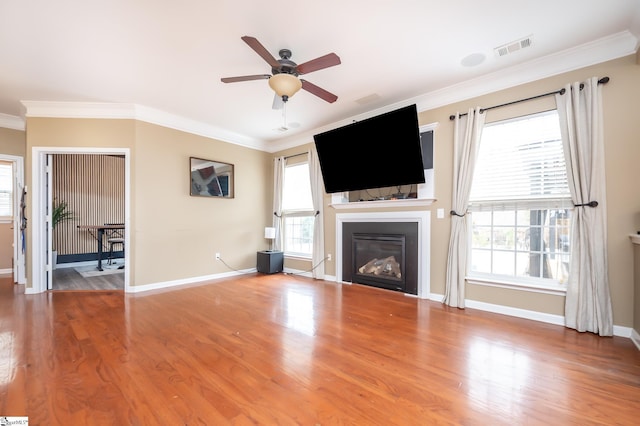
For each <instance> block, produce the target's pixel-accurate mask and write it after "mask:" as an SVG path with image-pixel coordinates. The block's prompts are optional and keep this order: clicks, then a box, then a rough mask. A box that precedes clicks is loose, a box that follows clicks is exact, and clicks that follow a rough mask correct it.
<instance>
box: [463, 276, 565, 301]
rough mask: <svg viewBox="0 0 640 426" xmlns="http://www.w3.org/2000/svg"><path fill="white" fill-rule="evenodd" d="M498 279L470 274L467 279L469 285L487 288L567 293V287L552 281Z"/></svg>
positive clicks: (513, 278)
mask: <svg viewBox="0 0 640 426" xmlns="http://www.w3.org/2000/svg"><path fill="white" fill-rule="evenodd" d="M497 277H499V275H496V274H469V275H467V276H466V277H465V279H466V280H467V282H468V283H469V284H474V285H480V286H486V287H499V288H507V289H511V290H520V291H527V292H530V293H543V294H553V295H557V296H564V295H566V293H567V289H566V287H565V286H563V285H562V284H560V283H557V282H554V281H552V280H549V282H547V283H543V282H541V281H540V280H527V279H524V278H523V279H519V278H517V277H510V276H504V280H502V279H499V278H497Z"/></svg>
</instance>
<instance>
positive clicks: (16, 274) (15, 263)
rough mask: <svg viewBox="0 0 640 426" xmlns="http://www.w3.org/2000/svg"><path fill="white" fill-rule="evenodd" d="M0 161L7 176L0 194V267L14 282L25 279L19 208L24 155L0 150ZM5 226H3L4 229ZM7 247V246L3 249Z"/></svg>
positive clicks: (22, 229)
mask: <svg viewBox="0 0 640 426" xmlns="http://www.w3.org/2000/svg"><path fill="white" fill-rule="evenodd" d="M0 162H1V163H2V165H4V166H5V170H6V171H7V172H8V174H9V175H10V176H8V181H7V182H4V183H5V184H6V185H3V188H2V190H0V191H1V192H2V196H3V198H5V201H6V203H5V205H3V209H2V210H3V213H2V214H0V216H2V220H0V222H1V223H0V227H3V229H2V233H3V234H5V237H6V238H3V241H4V242H3V243H2V244H4V245H5V247H3V252H5V253H6V254H7V261H6V262H5V263H6V265H3V266H2V267H0V269H2V272H3V273H11V274H12V275H13V282H14V283H17V284H25V283H26V273H25V250H24V249H25V242H26V241H25V238H26V235H25V227H24V224H25V220H26V218H25V216H24V209H23V208H22V204H23V198H24V193H23V191H24V158H22V157H18V156H14V155H6V154H0ZM4 228H6V229H4ZM5 249H6V250H5Z"/></svg>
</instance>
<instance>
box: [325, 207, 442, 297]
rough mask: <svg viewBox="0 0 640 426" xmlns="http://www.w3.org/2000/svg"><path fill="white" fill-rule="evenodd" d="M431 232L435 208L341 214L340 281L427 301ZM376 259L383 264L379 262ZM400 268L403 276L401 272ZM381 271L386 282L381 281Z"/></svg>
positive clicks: (338, 220)
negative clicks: (431, 218) (432, 215)
mask: <svg viewBox="0 0 640 426" xmlns="http://www.w3.org/2000/svg"><path fill="white" fill-rule="evenodd" d="M429 235H430V212H429V211H425V210H421V211H417V210H416V211H402V212H399V211H389V212H357V213H338V214H336V280H337V281H338V282H345V283H358V284H364V285H369V286H375V287H379V288H384V289H389V290H394V291H399V292H403V293H405V294H410V295H416V296H418V297H420V298H425V299H427V298H429V274H430V269H429V259H430V254H429V242H430V237H429ZM354 236H355V242H354ZM354 246H355V249H354ZM354 250H355V255H354ZM388 258H391V259H388ZM354 259H355V260H354ZM374 259H378V261H381V262H380V263H378V264H377V265H376V264H375V263H376V261H375V260H374ZM387 259H388V260H387ZM393 262H395V263H393ZM396 263H397V265H396ZM367 264H369V268H365V269H363V270H362V272H361V271H360V268H362V267H363V266H366V265H367ZM376 268H377V270H378V271H379V272H382V271H385V272H384V274H382V273H378V274H377V275H376V274H375V273H373V272H372V271H375V270H376ZM396 268H397V270H399V271H397V270H396ZM394 271H395V272H394ZM398 272H399V274H400V277H398V276H397V273H398ZM394 274H395V275H396V276H395V278H394V277H393V275H394ZM381 275H382V278H383V280H380V278H381Z"/></svg>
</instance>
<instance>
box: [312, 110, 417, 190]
mask: <svg viewBox="0 0 640 426" xmlns="http://www.w3.org/2000/svg"><path fill="white" fill-rule="evenodd" d="M313 138H314V141H315V145H316V150H317V152H318V160H319V162H320V169H321V170H322V178H323V180H324V188H325V191H326V192H327V193H329V194H331V193H335V192H343V191H358V190H363V189H373V188H384V187H392V186H400V185H411V184H416V183H424V181H425V180H424V168H423V164H422V150H421V146H420V129H419V126H418V111H417V108H416V105H415V104H414V105H410V106H407V107H404V108H400V109H397V110H395V111H391V112H387V113H384V114H381V115H378V116H375V117H372V118H368V119H366V120H362V121H358V122H356V123H352V124H349V125H346V126H344V127H339V128H337V129H333V130H329V131H327V132H324V133H320V134H317V135H315V136H314V137H313Z"/></svg>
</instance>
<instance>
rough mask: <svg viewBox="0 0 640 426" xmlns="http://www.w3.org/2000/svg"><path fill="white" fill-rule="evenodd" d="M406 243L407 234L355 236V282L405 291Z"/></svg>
mask: <svg viewBox="0 0 640 426" xmlns="http://www.w3.org/2000/svg"><path fill="white" fill-rule="evenodd" d="M405 240H406V238H405V235H403V234H392V235H387V234H370V233H364V234H359V233H354V234H352V235H351V248H352V250H351V252H352V255H351V279H352V281H353V282H357V283H361V284H368V285H373V286H376V287H381V288H386V289H389V290H397V291H402V292H404V291H405V290H406V286H405V283H406V279H405V277H406V276H407V274H406V272H405V270H406V268H405Z"/></svg>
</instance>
